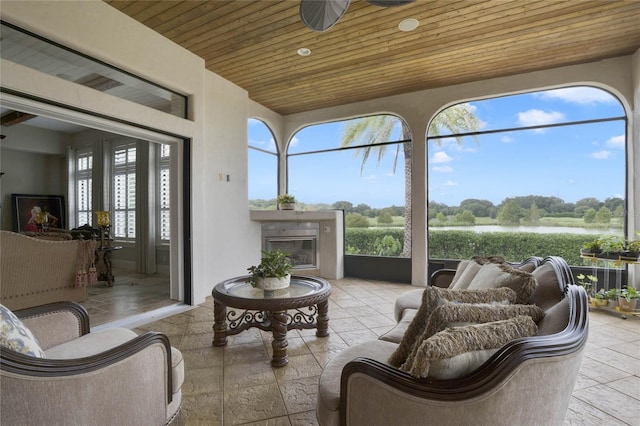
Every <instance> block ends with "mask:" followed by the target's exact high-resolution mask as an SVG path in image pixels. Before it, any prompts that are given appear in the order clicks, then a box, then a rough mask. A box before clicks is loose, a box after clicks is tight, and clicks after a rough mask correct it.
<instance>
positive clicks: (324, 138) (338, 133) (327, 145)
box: [287, 115, 404, 154]
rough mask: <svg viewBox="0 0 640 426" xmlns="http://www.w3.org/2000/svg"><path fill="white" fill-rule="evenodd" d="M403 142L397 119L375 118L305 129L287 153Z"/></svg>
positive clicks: (400, 127)
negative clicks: (347, 141)
mask: <svg viewBox="0 0 640 426" xmlns="http://www.w3.org/2000/svg"><path fill="white" fill-rule="evenodd" d="M367 126H368V127H367ZM350 136H353V138H350ZM346 139H351V143H345V142H344V141H345V140H346ZM403 139H404V138H403V136H402V120H401V119H400V118H398V117H396V116H393V115H377V116H369V117H362V118H355V119H352V120H345V121H338V122H333V123H324V124H317V125H314V126H309V127H305V128H304V129H301V130H300V131H299V132H297V133H296V134H295V137H294V138H293V140H292V141H291V143H290V144H289V147H288V150H287V153H288V154H299V153H302V152H312V151H321V150H326V149H336V148H341V147H344V146H361V145H371V144H374V143H384V142H396V141H401V140H403Z"/></svg>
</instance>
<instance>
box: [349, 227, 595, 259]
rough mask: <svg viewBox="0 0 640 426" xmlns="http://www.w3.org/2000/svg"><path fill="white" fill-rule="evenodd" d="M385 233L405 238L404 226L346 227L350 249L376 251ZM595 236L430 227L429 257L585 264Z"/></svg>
mask: <svg viewBox="0 0 640 426" xmlns="http://www.w3.org/2000/svg"><path fill="white" fill-rule="evenodd" d="M386 235H391V236H392V237H394V238H396V239H397V240H398V241H400V243H403V241H404V230H403V229H347V230H346V232H345V239H346V241H345V245H346V247H347V253H351V254H364V255H367V254H369V255H376V254H377V253H376V241H377V240H378V239H381V238H383V237H384V236H386ZM595 238H596V237H595V236H594V235H588V234H536V233H533V232H472V231H429V258H432V259H469V258H471V257H472V256H491V255H500V256H504V257H505V258H506V259H507V260H510V261H520V260H523V259H526V258H528V257H531V256H540V257H545V256H561V257H563V258H564V259H565V260H566V261H567V263H569V265H582V264H583V263H584V260H583V259H581V258H580V248H581V247H582V246H583V244H584V243H585V242H588V241H593V240H594V239H595Z"/></svg>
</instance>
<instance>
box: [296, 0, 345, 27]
mask: <svg viewBox="0 0 640 426" xmlns="http://www.w3.org/2000/svg"><path fill="white" fill-rule="evenodd" d="M350 2H351V0H326V1H325V0H300V19H301V20H302V22H303V23H304V24H305V25H306V26H307V27H308V28H310V29H312V30H314V31H319V32H322V31H326V30H328V29H329V28H331V27H333V26H334V25H335V24H336V23H337V22H338V21H339V20H340V18H342V15H344V14H345V12H346V11H347V8H348V7H349V3H350Z"/></svg>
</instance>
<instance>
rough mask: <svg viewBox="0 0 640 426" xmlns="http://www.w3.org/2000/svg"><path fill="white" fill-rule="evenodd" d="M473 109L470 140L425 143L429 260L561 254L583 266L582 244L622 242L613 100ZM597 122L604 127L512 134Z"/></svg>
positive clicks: (621, 156)
mask: <svg viewBox="0 0 640 426" xmlns="http://www.w3.org/2000/svg"><path fill="white" fill-rule="evenodd" d="M580 99H582V100H580ZM471 105H472V106H473V109H472V112H473V113H474V114H475V116H476V117H477V119H478V120H479V121H480V122H481V123H482V130H481V131H480V132H479V135H478V136H477V137H472V136H465V137H459V138H458V139H457V140H456V138H454V137H450V138H441V139H429V144H428V175H429V179H428V187H429V189H428V191H429V207H428V215H429V257H430V258H450V259H464V258H469V257H471V256H473V255H496V254H497V255H507V256H511V257H510V258H509V257H508V260H511V261H521V260H523V259H524V258H526V257H529V256H547V255H558V256H562V257H564V258H565V259H566V260H567V261H568V262H569V263H570V264H572V265H581V264H583V259H580V253H579V250H580V248H581V246H582V244H583V243H584V242H586V241H589V240H593V239H595V238H598V236H601V235H618V236H622V235H623V233H624V227H625V220H626V219H625V191H626V187H625V182H626V178H625V174H626V154H625V145H626V134H625V131H626V130H625V126H626V122H625V120H624V119H620V118H618V117H620V115H622V114H623V111H622V108H621V106H620V104H619V103H618V102H617V100H616V99H615V98H613V97H612V96H611V95H609V94H607V92H604V91H602V90H599V89H588V88H573V90H570V89H562V90H556V91H547V92H541V93H538V94H527V95H519V96H509V97H504V98H499V99H492V100H486V101H477V102H473V103H472V104H471ZM443 112H444V111H443ZM554 117H555V118H554ZM438 119H439V120H446V119H447V116H446V114H445V115H444V116H442V117H436V118H435V119H434V121H436V120H438ZM601 119H608V121H596V122H589V123H582V124H575V123H567V124H565V125H562V126H557V127H546V128H537V129H533V130H531V129H530V130H521V129H516V128H517V127H521V126H530V125H544V124H551V123H556V122H567V121H569V120H601ZM440 128H441V129H443V128H445V126H440ZM504 128H506V129H509V130H508V131H497V129H504ZM484 129H491V130H492V132H489V133H484V132H485V130H484ZM596 215H598V217H597V219H596ZM456 231H468V232H470V233H469V234H459V233H458V234H454V232H456ZM443 232H450V233H449V234H446V235H447V236H446V237H445V236H443V235H444V234H442V233H443ZM485 233H496V234H498V233H501V234H504V235H505V237H504V239H503V240H499V239H497V237H495V238H494V237H490V236H488V235H485V236H482V235H479V234H485ZM550 234H555V235H557V236H555V237H554V236H551V235H550ZM558 234H563V235H564V236H561V235H558ZM465 238H466V240H465ZM490 238H493V240H491V241H493V242H495V245H493V243H491V242H490ZM500 238H501V237H500ZM458 240H459V241H458ZM454 247H455V249H453V248H454Z"/></svg>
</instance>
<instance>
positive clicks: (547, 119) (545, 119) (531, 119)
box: [518, 109, 564, 127]
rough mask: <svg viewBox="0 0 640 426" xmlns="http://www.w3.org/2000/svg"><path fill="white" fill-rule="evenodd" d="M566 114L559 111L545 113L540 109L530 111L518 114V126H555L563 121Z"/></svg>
mask: <svg viewBox="0 0 640 426" xmlns="http://www.w3.org/2000/svg"><path fill="white" fill-rule="evenodd" d="M563 118H564V114H563V113H561V112H557V111H552V112H545V111H541V110H539V109H530V110H529V111H525V112H519V113H518V124H520V125H521V126H525V127H527V126H541V125H544V124H553V123H557V122H559V121H561V120H562V119H563Z"/></svg>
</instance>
